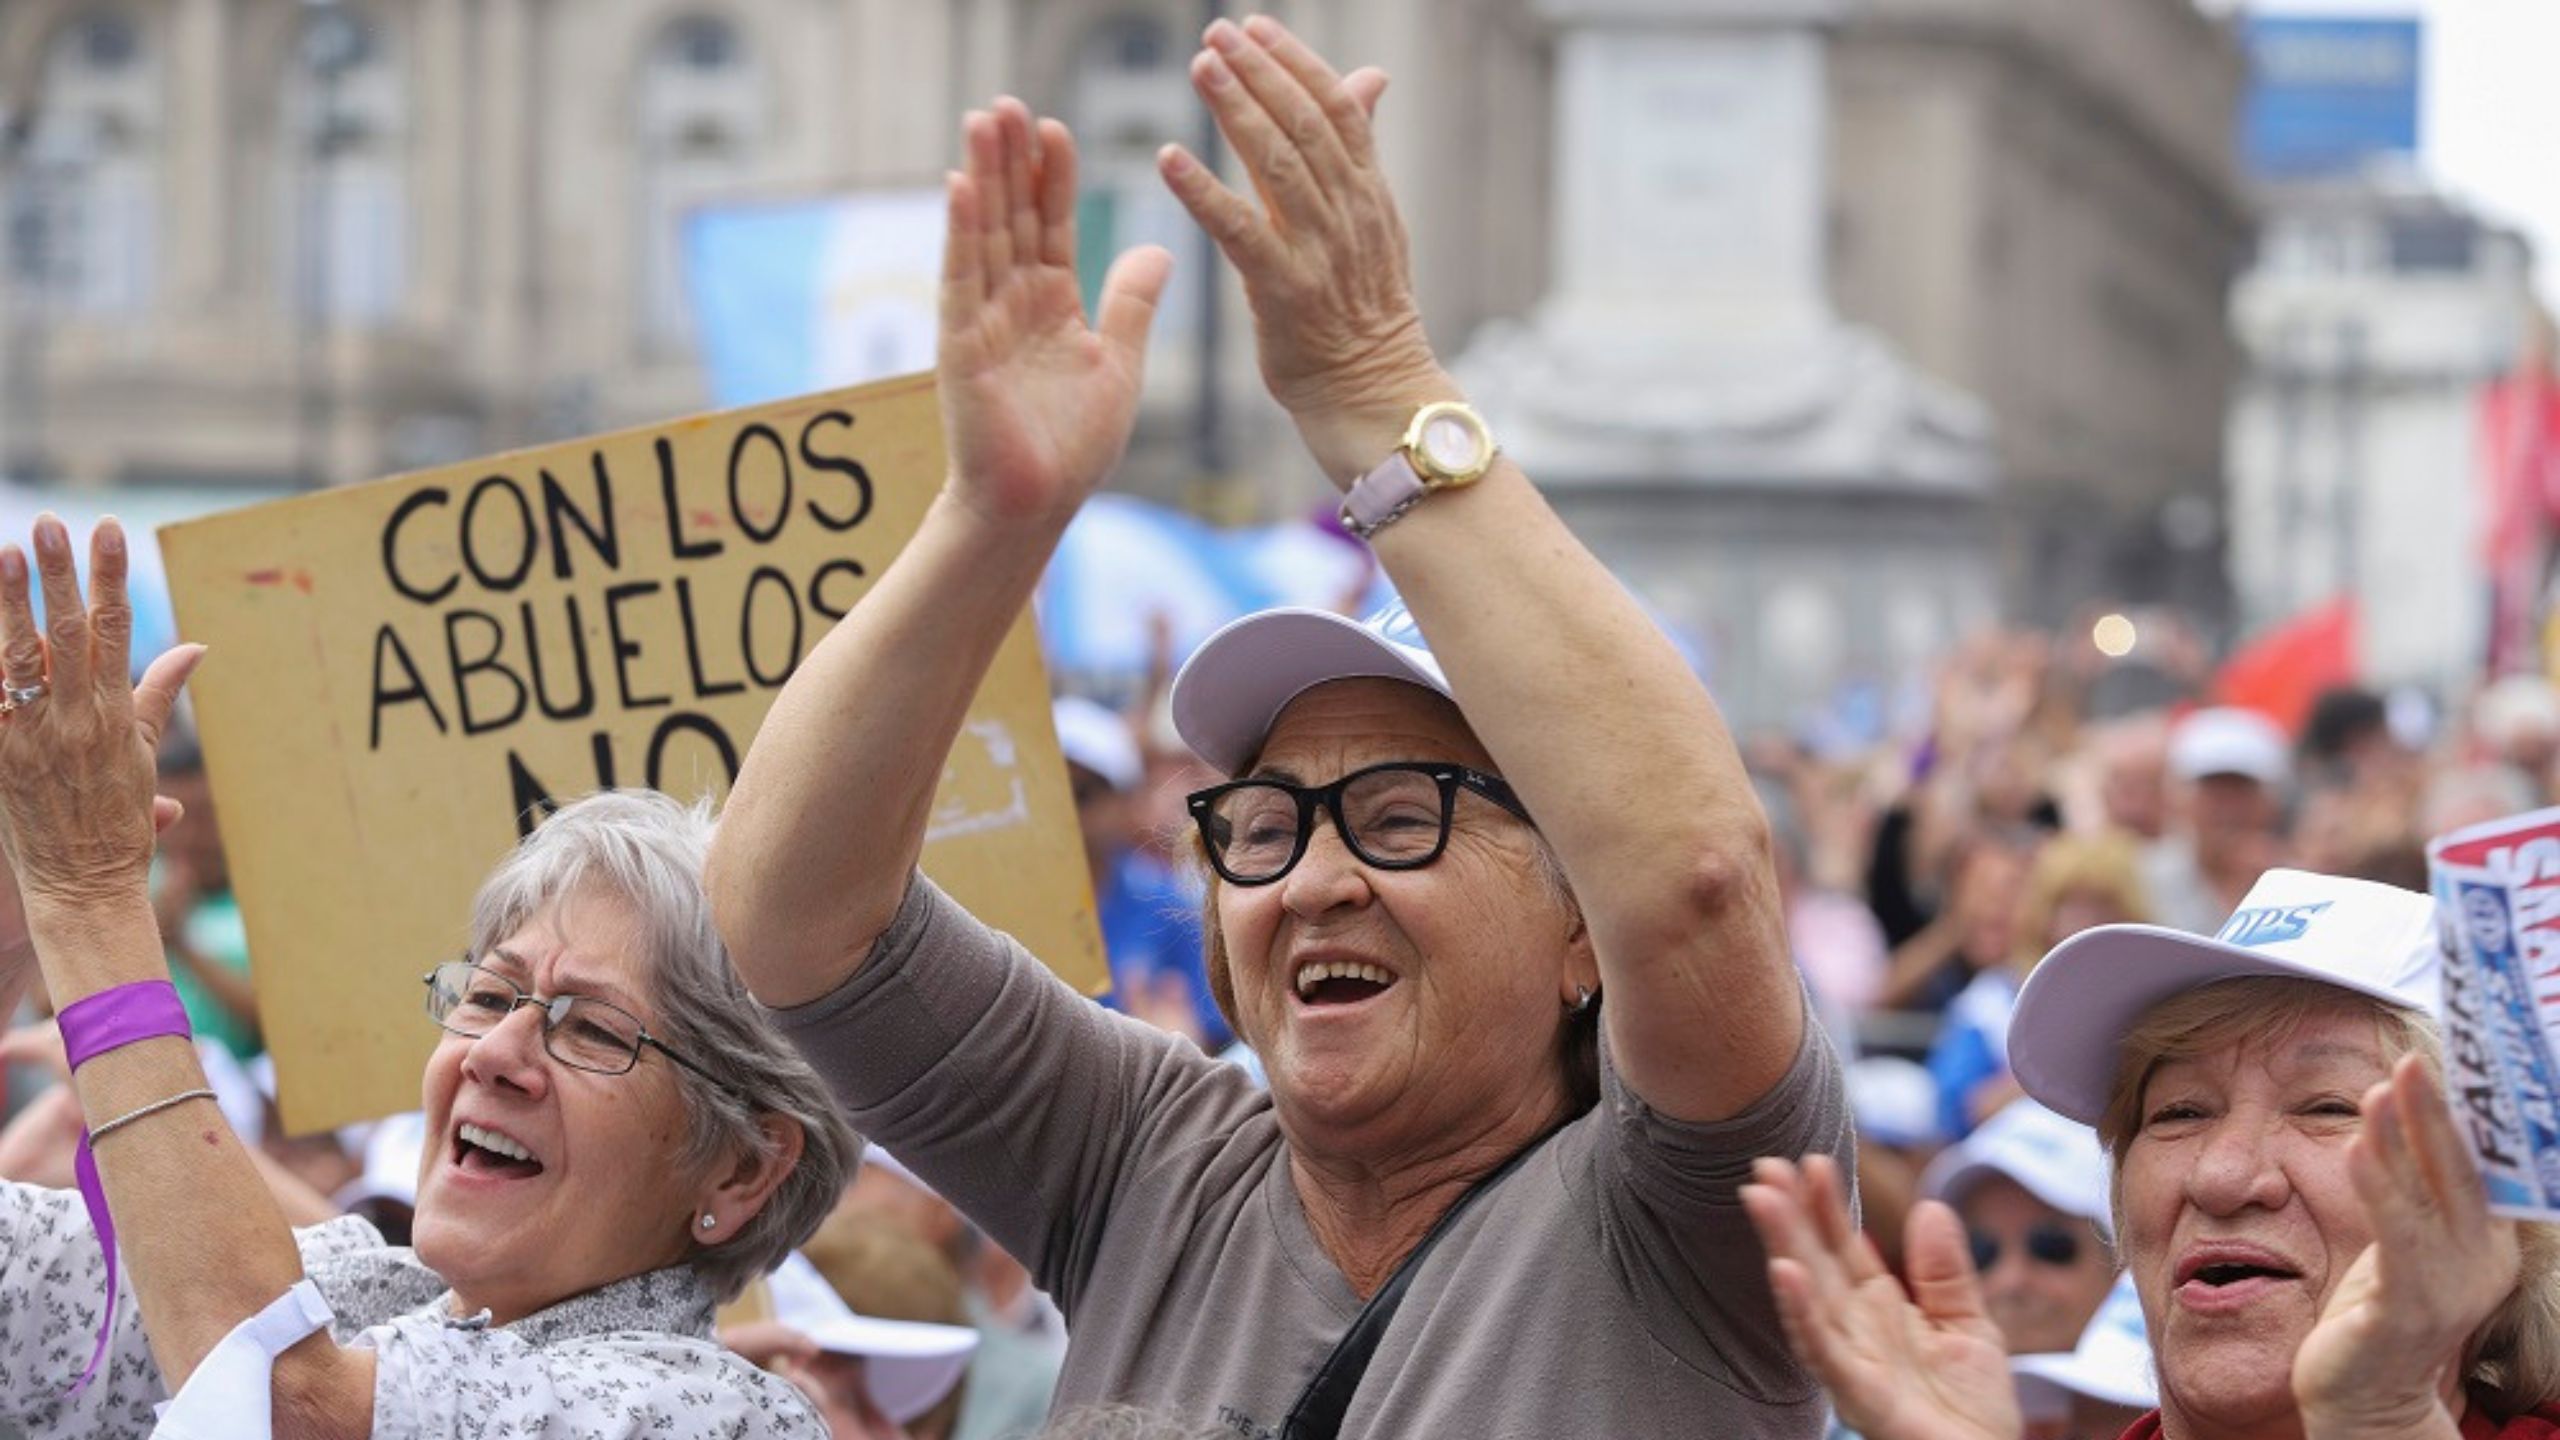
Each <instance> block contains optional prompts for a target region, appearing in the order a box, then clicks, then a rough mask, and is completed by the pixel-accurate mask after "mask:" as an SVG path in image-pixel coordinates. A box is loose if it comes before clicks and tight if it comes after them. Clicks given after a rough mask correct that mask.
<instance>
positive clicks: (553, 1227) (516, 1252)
mask: <svg viewBox="0 0 2560 1440" xmlns="http://www.w3.org/2000/svg"><path fill="white" fill-rule="evenodd" d="M125 559H126V556H125V547H124V536H123V533H122V531H121V530H119V529H118V528H117V526H116V524H115V522H113V521H107V522H104V523H102V524H101V525H100V526H99V529H98V532H97V535H96V537H95V541H94V544H93V547H92V553H91V561H90V566H91V570H90V573H91V577H92V584H93V591H92V593H91V595H90V596H88V597H87V598H86V599H85V600H84V598H83V596H82V595H81V593H80V589H79V582H78V580H77V579H76V578H75V576H74V573H73V567H72V557H71V541H70V537H69V535H68V534H67V533H66V532H65V531H64V529H63V526H62V525H61V523H60V522H59V521H56V520H54V519H52V518H50V517H47V518H45V519H42V520H40V521H38V522H37V526H36V532H35V567H34V568H35V571H36V574H37V576H38V578H39V579H40V580H41V583H42V587H43V591H44V598H45V611H46V620H45V626H44V630H43V631H42V632H41V633H39V631H38V630H37V628H36V625H35V622H34V620H33V618H32V616H31V614H30V604H29V599H28V564H27V558H26V556H25V555H24V554H23V553H22V552H21V551H20V550H19V549H18V547H16V546H14V545H10V546H0V685H4V686H5V694H6V698H5V700H0V841H5V843H6V845H7V848H8V855H9V860H10V862H11V863H12V864H13V865H14V867H15V869H16V873H17V878H18V884H19V885H20V887H22V890H23V893H24V897H25V901H26V926H27V931H28V934H29V935H30V936H31V938H32V941H33V947H34V953H35V955H36V957H37V958H38V960H39V961H40V963H41V965H42V967H43V975H44V981H45V984H46V986H47V988H48V989H49V990H50V992H51V994H52V995H53V998H54V999H55V1000H56V1001H57V1002H59V1003H60V1005H61V1007H62V1008H61V1025H62V1032H63V1039H64V1044H65V1046H66V1049H67V1051H68V1054H69V1056H70V1059H71V1060H72V1062H73V1064H74V1067H75V1068H74V1070H73V1077H72V1084H73V1085H74V1087H75V1088H76V1090H77V1092H78V1098H79V1102H80V1107H81V1110H82V1112H83V1113H84V1114H85V1115H86V1116H87V1117H88V1120H89V1127H90V1133H89V1137H88V1142H87V1143H88V1144H89V1145H90V1146H91V1147H92V1148H93V1151H94V1165H95V1173H96V1177H97V1179H98V1181H99V1182H100V1183H99V1184H98V1185H97V1186H95V1187H93V1188H94V1189H95V1191H96V1193H95V1194H94V1195H90V1196H86V1197H84V1195H82V1194H76V1193H73V1192H70V1191H63V1190H49V1189H40V1188H37V1187H34V1186H28V1185H17V1184H0V1420H5V1421H7V1422H8V1423H10V1424H13V1425H15V1426H17V1427H19V1429H20V1430H21V1431H23V1432H24V1433H26V1434H29V1435H32V1436H66V1437H67V1436H80V1437H110V1440H112V1437H140V1436H143V1435H146V1434H148V1435H159V1436H167V1437H170V1440H187V1437H200V1436H221V1437H225V1440H230V1437H264V1436H266V1435H269V1434H274V1435H277V1436H283V1437H358V1436H382V1437H392V1436H401V1437H408V1436H419V1437H425V1436H461V1435H473V1436H489V1437H499V1436H511V1437H532V1436H537V1435H539V1436H554V1435H579V1436H592V1437H599V1440H606V1437H612V1440H620V1437H631V1440H639V1437H642V1436H647V1437H651V1440H669V1437H672V1440H685V1437H700V1440H711V1437H715V1436H717V1437H723V1440H738V1437H770V1440H783V1437H809V1440H817V1437H820V1436H822V1435H823V1434H824V1433H825V1432H824V1429H823V1427H822V1426H821V1425H820V1423H819V1422H818V1420H817V1417H816V1416H815V1415H814V1414H813V1413H812V1412H811V1411H810V1410H809V1409H808V1407H807V1405H806V1404H805V1402H803V1400H802V1399H801V1398H800V1396H799V1394H798V1392H797V1391H795V1390H794V1389H793V1388H792V1387H791V1386H790V1385H789V1384H788V1383H787V1382H785V1381H783V1380H781V1379H779V1378H777V1377H774V1376H769V1375H766V1374H765V1373H763V1372H762V1371H759V1370H756V1369H754V1368H753V1367H752V1366H749V1365H747V1364H746V1363H744V1362H743V1361H741V1360H739V1359H738V1358H737V1357H736V1356H734V1355H731V1354H729V1353H728V1352H726V1351H724V1350H722V1349H721V1348H720V1347H719V1346H718V1345H717V1344H716V1343H714V1341H713V1340H712V1338H711V1337H712V1308H713V1306H714V1304H715V1303H717V1302H718V1301H719V1300H721V1299H723V1298H726V1297H727V1296H729V1295H732V1294H735V1293H736V1292H737V1291H738V1290H739V1289H740V1288H741V1287H742V1286H744V1285H745V1283H746V1282H747V1280H748V1279H749V1278H751V1277H752V1276H754V1275H757V1274H760V1273H762V1272H763V1271H764V1270H766V1269H769V1268H771V1267H772V1265H774V1264H775V1263H776V1262H778V1261H779V1260H780V1259H781V1258H782V1257H783V1256H784V1255H786V1254H788V1253H789V1251H790V1250H791V1248H792V1247H793V1246H794V1245H796V1244H798V1243H799V1242H800V1241H801V1240H803V1239H805V1238H806V1237H807V1236H808V1235H809V1234H810V1232H812V1231H813V1230H814V1229H815V1228H816V1227H817V1225H818V1222H819V1221H820V1220H821V1219H823V1218H824V1217H825V1215H826V1212H827V1208H828V1206H830V1205H831V1204H832V1203H833V1202H834V1200H835V1197H836V1194H837V1192H838V1191H839V1190H840V1189H841V1188H842V1186H843V1182H844V1179H845V1177H846V1175H847V1173H848V1171H849V1169H850V1167H851V1165H852V1163H853V1161H854V1158H855V1157H856V1155H857V1154H858V1153H859V1145H860V1142H859V1141H858V1140H857V1139H855V1137H854V1136H853V1134H852V1132H851V1131H850V1130H849V1129H847V1128H846V1126H845V1123H844V1121H843V1120H842V1119H841V1118H840V1117H839V1116H838V1115H837V1114H836V1112H835V1110H834V1108H833V1106H832V1105H831V1104H830V1102H829V1099H828V1096H827V1093H826V1091H825V1089H824V1087H823V1086H822V1084H821V1083H820V1082H819V1080H818V1078H817V1077H816V1076H815V1075H814V1074H813V1073H812V1072H811V1070H810V1069H809V1067H808V1065H807V1064H806V1063H805V1062H804V1061H803V1060H802V1059H801V1058H800V1057H799V1055H798V1054H797V1053H796V1052H794V1051H793V1050H792V1048H791V1047H790V1046H788V1045H787V1044H785V1043H784V1042H783V1041H782V1040H781V1038H780V1037H779V1036H778V1035H776V1034H775V1033H774V1031H773V1030H772V1029H771V1028H770V1027H769V1026H768V1025H767V1024H766V1023H765V1021H764V1019H763V1016H762V1012H761V1011H760V1010H759V1009H758V1008H757V1007H756V1006H755V1004H754V1003H753V1002H752V1001H751V1000H749V999H748V998H747V996H746V993H745V991H744V990H743V989H742V988H741V987H740V986H739V984H738V982H737V980H736V978H735V976H734V975H733V974H732V973H731V972H730V970H729V967H728V961H727V958H726V956H725V955H724V953H723V952H722V949H721V946H720V941H719V937H718V935H717V934H716V933H715V931H714V930H713V928H712V925H711V920H710V915H709V911H708V908H707V907H706V905H705V904H704V899H703V894H702V888H701V866H702V860H703V855H704V852H705V849H706V848H707V846H708V844H709V838H710V829H711V823H710V820H709V817H708V815H707V813H706V812H704V811H702V810H699V809H696V810H687V809H685V808H684V807H682V806H679V805H678V804H676V803H675V802H674V801H672V800H669V799H667V798H666V797H664V796H660V795H649V794H640V793H629V792H625V793H613V794H607V795H601V796H596V797H592V798H589V799H587V800H583V801H580V802H577V803H575V804H572V805H569V806H566V807H564V808H563V809H562V810H561V811H560V812H559V813H558V814H557V815H555V816H553V817H552V818H551V819H550V820H549V821H547V822H545V823H544V824H543V826H542V827H541V828H540V829H539V830H537V831H535V832H534V834H533V835H532V836H531V837H530V838H528V839H527V840H526V841H525V842H524V844H523V845H522V846H520V847H519V848H518V849H517V850H515V851H514V852H513V853H512V854H510V855H509V856H508V857H507V858H506V859H505V860H504V861H502V862H501V863H500V864H499V865H498V867H497V869H496V870H495V871H493V872H492V873H491V874H490V876H489V878H488V880H487V881H486V882H485V883H484V885H483V886H482V888H481V891H480V895H479V898H478V900H477V902H476V904H475V906H474V908H473V913H472V915H471V917H470V927H469V931H468V934H469V949H468V950H467V951H465V952H464V953H463V954H462V956H461V958H458V959H456V958H446V959H445V962H444V963H442V964H435V963H434V961H435V960H436V959H437V958H439V957H428V956H421V957H418V964H419V968H420V969H421V970H424V971H426V972H427V974H426V985H425V993H424V1000H425V1010H426V1014H425V1015H424V1016H421V1017H420V1018H419V1021H418V1023H420V1024H422V1025H423V1024H427V1023H429V1022H430V1021H432V1022H434V1023H436V1024H438V1025H440V1026H441V1027H442V1028H443V1030H444V1032H445V1033H444V1035H443V1037H442V1038H441V1039H440V1040H439V1041H438V1043H437V1045H436V1048H435V1050H434V1052H433V1054H432V1055H431V1056H430V1057H429V1059H428V1061H427V1066H426V1073H425V1077H424V1082H423V1091H424V1108H425V1112H426V1120H427V1127H428V1132H427V1133H428V1144H427V1147H426V1153H425V1155H424V1157H423V1159H422V1162H421V1170H420V1175H419V1186H418V1201H417V1221H416V1227H415V1240H416V1248H415V1249H414V1251H413V1250H408V1249H393V1248H390V1247H387V1246H385V1245H384V1244H383V1242H382V1238H381V1236H380V1235H379V1234H378V1233H376V1232H375V1231H374V1230H373V1229H372V1227H371V1226H369V1225H367V1224H365V1223H364V1222H363V1221H361V1220H356V1219H352V1218H349V1219H340V1220H335V1221H331V1222H329V1223H327V1224H324V1225H320V1226H317V1227H315V1228H312V1229H308V1230H304V1231H301V1232H299V1233H297V1232H295V1231H293V1230H291V1229H288V1228H287V1226H286V1224H285V1222H284V1219H283V1217H282V1216H281V1215H280V1214H279V1213H278V1210H277V1207H276V1204H275V1202H274V1201H273V1200H272V1199H270V1198H269V1195H268V1191H267V1188H266V1186H265V1184H264V1182H263V1181H262V1180H261V1178H260V1176H259V1173H258V1171H257V1170H256V1169H255V1168H254V1166H253V1165H252V1163H251V1161H250V1158H249V1156H248V1154H247V1153H246V1152H245V1151H244V1149H243V1148H242V1146H241V1144H240V1143H239V1141H238V1140H237V1139H236V1138H235V1137H234V1136H233V1135H232V1134H231V1132H230V1130H229V1129H228V1128H227V1127H226V1126H225V1125H224V1124H223V1122H222V1119H221V1116H220V1114H219V1112H218V1111H217V1110H216V1109H215V1107H214V1105H213V1102H212V1092H211V1091H210V1090H208V1089H206V1088H205V1080H204V1072H203V1070H202V1069H201V1068H200V1067H199V1065H198V1063H197V1057H196V1051H195V1048H194V1046H193V1045H192V1044H191V1043H190V1042H189V1041H188V1040H187V1038H186V1033H187V1032H186V1023H185V1012H184V1010H183V1009H182V1008H180V1007H179V1006H178V1004H177V1000H176V996H175V992H174V991H172V990H171V989H170V987H169V983H168V970H167V964H166V961H165V959H164V958H163V955H162V951H161V947H160V939H159V929H158V926H157V924H156V922H155V920H154V918H153V914H152V908H151V896H150V889H149V872H150V865H151V851H152V841H153V823H152V817H153V797H152V782H153V766H152V749H153V746H154V745H155V743H156V742H157V740H158V738H159V736H160V733H161V731H162V728H163V727H164V726H165V725H166V723H167V721H168V718H169V711H170V707H171V705H172V704H173V703H174V702H175V701H176V699H177V695H178V690H179V687H180V686H181V685H182V684H183V683H184V681H185V679H186V677H187V675H188V673H189V672H190V671H191V670H192V669H193V668H194V666H195V664H196V662H197V660H198V659H199V658H200V657H201V655H202V653H203V652H202V651H201V650H200V649H198V648H195V647H186V648H184V649H181V650H178V651H173V652H171V653H170V654H169V655H166V656H163V657H161V658H160V660H159V661H158V662H156V663H155V664H153V666H152V667H151V669H150V670H149V671H148V673H146V674H145V675H144V677H143V679H142V682H141V684H140V686H139V687H138V688H137V687H135V686H133V685H132V684H130V683H128V681H127V680H126V675H127V673H128V672H127V670H126V663H125V661H126V657H125V647H126V645H127V643H128V637H129V636H130V634H131V626H132V620H131V615H130V612H129V610H128V609H127V606H126V600H125V595H124V570H125ZM179 823H181V824H183V823H185V822H184V821H180V822H179ZM462 933H463V932H462V931H460V930H459V929H457V939H459V938H460V937H461V935H462ZM6 938H7V937H0V940H5V939H6ZM21 953H22V952H21V951H20V950H19V949H18V948H17V947H14V946H10V945H7V944H0V958H5V957H10V956H16V955H20V954H21ZM430 967H431V968H430ZM26 978H27V977H26V975H25V970H24V966H23V964H20V965H19V966H17V967H16V968H15V969H13V970H11V971H10V972H9V973H7V974H6V975H0V982H5V984H6V985H7V986H8V987H10V988H11V989H12V990H13V991H14V988H15V987H16V986H18V985H20V984H22V983H23V982H24V981H25V979H26ZM107 1225H112V1227H113V1228H112V1230H111V1231H108V1232H107V1233H110V1234H112V1237H113V1244H112V1247H111V1248H112V1250H113V1251H114V1252H118V1253H120V1254H121V1256H122V1260H123V1272H124V1273H123V1275H122V1276H121V1277H116V1275H115V1271H114V1269H113V1268H112V1267H111V1266H110V1264H109V1257H108V1256H107V1255H104V1254H102V1247H101V1244H100V1238H101V1231H102V1230H103V1229H104V1227H105V1226H107ZM120 1287H121V1288H129V1289H130V1291H131V1294H130V1295H129V1296H127V1297H126V1298H125V1303H122V1304H120V1305H116V1306H115V1307H114V1310H113V1321H112V1323H111V1324H110V1325H108V1326H106V1327H104V1328H103V1329H102V1328H101V1326H100V1324H99V1317H100V1314H101V1311H102V1307H104V1306H105V1305H106V1303H107V1302H108V1299H109V1297H110V1295H112V1294H113V1293H114V1291H115V1290H116V1289H118V1288H120ZM137 1301H138V1302H139V1303H138V1305H137V1304H136V1303H134V1302H137ZM93 1353H95V1355H96V1358H95V1359H94V1360H91V1358H90V1357H91V1356H92V1355H93ZM83 1361H89V1370H88V1373H86V1374H84V1373H83V1364H82V1362H83ZM173 1393H174V1394H175V1396H176V1399H175V1401H174V1404H173V1405H172V1406H171V1407H170V1411H169V1414H168V1415H167V1416H166V1417H165V1419H155V1416H154V1405H155V1403H156V1402H160V1401H162V1400H164V1399H168V1398H169V1397H170V1396H171V1395H172V1394H173Z"/></svg>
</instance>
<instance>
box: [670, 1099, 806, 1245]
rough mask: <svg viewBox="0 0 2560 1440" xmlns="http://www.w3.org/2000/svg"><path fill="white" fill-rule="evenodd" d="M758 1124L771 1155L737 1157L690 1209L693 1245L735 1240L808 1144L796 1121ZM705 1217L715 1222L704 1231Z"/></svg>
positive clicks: (778, 1118) (770, 1118)
mask: <svg viewBox="0 0 2560 1440" xmlns="http://www.w3.org/2000/svg"><path fill="white" fill-rule="evenodd" d="M757 1123H758V1124H759V1125H760V1126H761V1127H762V1128H763V1130H764V1135H765V1141H766V1145H767V1148H768V1149H769V1151H770V1152H771V1153H769V1154H763V1155H759V1154H756V1153H754V1152H752V1151H751V1152H749V1153H747V1154H744V1155H741V1156H739V1157H738V1158H737V1161H736V1162H735V1163H734V1164H732V1165H731V1166H730V1167H729V1169H728V1171H727V1173H726V1174H724V1175H722V1176H721V1177H720V1178H719V1180H718V1182H717V1183H716V1184H714V1185H713V1186H712V1188H711V1191H710V1193H709V1194H707V1195H705V1196H703V1197H702V1199H701V1201H700V1202H699V1203H697V1204H696V1205H695V1206H694V1207H693V1214H694V1220H693V1224H692V1226H691V1227H690V1229H691V1233H692V1235H693V1238H694V1241H695V1243H697V1244H701V1245H718V1244H720V1243H722V1242H724V1241H727V1240H731V1239H734V1238H735V1237H736V1236H737V1233H738V1232H739V1231H740V1230H743V1229H745V1228H746V1226H747V1222H748V1221H750V1220H753V1219H754V1218H756V1216H758V1215H760V1214H762V1213H763V1212H764V1207H765V1202H767V1201H769V1200H771V1199H772V1198H773V1192H774V1191H775V1190H777V1189H780V1188H781V1186H782V1181H783V1178H784V1177H785V1176H788V1175H789V1174H790V1173H791V1169H792V1167H793V1166H795V1165H798V1164H799V1163H800V1151H801V1149H802V1148H803V1147H804V1146H805V1145H806V1144H807V1143H808V1135H807V1133H806V1132H805V1131H803V1130H802V1129H801V1128H800V1122H799V1121H797V1120H794V1119H792V1118H791V1117H790V1116H788V1115H766V1116H764V1117H763V1118H762V1119H761V1120H759V1121H758V1122H757ZM705 1215H708V1216H710V1217H711V1218H712V1219H713V1220H715V1221H716V1222H718V1223H717V1224H715V1225H712V1226H710V1227H708V1228H704V1227H703V1226H702V1223H701V1219H702V1217H703V1216H705Z"/></svg>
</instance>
